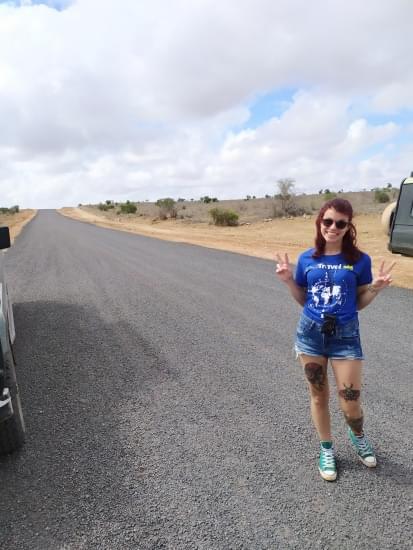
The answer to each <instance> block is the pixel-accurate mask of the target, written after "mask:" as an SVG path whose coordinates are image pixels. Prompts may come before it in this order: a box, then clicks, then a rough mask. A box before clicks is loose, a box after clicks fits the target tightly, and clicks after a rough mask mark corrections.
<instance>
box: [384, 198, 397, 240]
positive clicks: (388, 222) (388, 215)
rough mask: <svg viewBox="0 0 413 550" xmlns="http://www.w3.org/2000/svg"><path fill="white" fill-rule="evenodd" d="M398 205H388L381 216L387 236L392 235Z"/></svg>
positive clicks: (392, 203)
mask: <svg viewBox="0 0 413 550" xmlns="http://www.w3.org/2000/svg"><path fill="white" fill-rule="evenodd" d="M396 204H397V203H396V202H391V203H390V204H388V205H387V206H386V208H385V209H384V210H383V214H382V215H381V225H382V227H383V231H384V232H385V234H386V235H390V230H391V226H392V223H393V217H394V212H395V210H396Z"/></svg>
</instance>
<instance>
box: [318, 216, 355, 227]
mask: <svg viewBox="0 0 413 550" xmlns="http://www.w3.org/2000/svg"><path fill="white" fill-rule="evenodd" d="M321 223H322V224H323V225H324V227H331V226H332V225H333V224H335V226H336V227H337V229H345V228H346V227H347V226H348V224H349V222H346V220H332V219H331V218H323V219H322V220H321Z"/></svg>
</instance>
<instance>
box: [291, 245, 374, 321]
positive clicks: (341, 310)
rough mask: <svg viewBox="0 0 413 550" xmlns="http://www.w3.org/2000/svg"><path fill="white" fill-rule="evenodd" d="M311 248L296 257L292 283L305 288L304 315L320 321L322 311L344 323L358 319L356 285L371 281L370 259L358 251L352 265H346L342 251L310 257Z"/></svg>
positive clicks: (322, 315) (312, 250) (322, 314)
mask: <svg viewBox="0 0 413 550" xmlns="http://www.w3.org/2000/svg"><path fill="white" fill-rule="evenodd" d="M313 252H314V248H310V249H309V250H306V251H305V252H303V253H302V254H301V256H300V257H299V258H298V263H297V270H296V273H295V282H296V283H297V284H298V285H299V286H302V287H306V288H307V295H306V301H305V305H304V310H303V312H304V314H305V315H307V317H310V319H313V320H314V321H318V322H320V321H322V319H323V317H324V314H325V313H328V314H330V315H336V316H337V323H338V324H340V325H341V324H344V323H347V322H348V321H351V320H352V319H355V318H357V287H358V286H361V285H367V284H369V283H371V281H372V279H373V277H372V273H371V259H370V256H368V255H367V254H364V253H361V257H360V259H359V260H358V261H357V262H356V263H355V264H349V263H348V262H347V261H346V259H345V258H344V256H343V255H342V254H334V255H332V256H327V255H324V256H320V258H312V256H311V255H312V254H313Z"/></svg>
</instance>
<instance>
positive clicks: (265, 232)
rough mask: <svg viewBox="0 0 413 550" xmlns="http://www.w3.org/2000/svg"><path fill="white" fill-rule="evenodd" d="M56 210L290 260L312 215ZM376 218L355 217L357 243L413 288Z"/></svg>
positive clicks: (408, 267)
mask: <svg viewBox="0 0 413 550" xmlns="http://www.w3.org/2000/svg"><path fill="white" fill-rule="evenodd" d="M60 212H61V213H62V214H63V215H65V216H68V217H71V218H74V219H77V220H80V221H84V222H88V223H93V224H95V225H99V226H101V227H108V228H111V229H118V230H121V231H128V232H131V233H138V234H141V235H146V236H150V237H156V238H158V239H164V240H168V241H175V242H184V243H191V244H196V245H200V246H206V247H208V248H215V249H219V250H228V251H231V252H239V253H242V254H247V255H249V256H256V257H258V258H267V259H271V260H273V259H274V258H275V254H276V253H277V252H281V253H283V252H287V253H288V254H289V257H290V260H291V261H292V262H293V263H295V262H296V260H297V257H298V255H299V254H300V252H301V251H303V250H304V249H306V248H309V247H311V246H312V245H313V235H314V219H315V217H314V216H307V217H305V218H303V217H300V218H292V219H274V220H272V221H268V222H265V221H257V222H251V223H250V224H245V225H240V226H238V227H216V226H214V225H210V224H208V223H194V222H191V221H188V220H171V219H168V220H164V221H159V220H151V219H148V218H145V217H138V216H134V215H125V216H119V215H116V214H115V213H113V212H112V213H110V214H108V213H107V212H104V213H101V212H100V211H99V210H97V209H96V208H87V207H82V208H63V209H61V210H60ZM380 217H381V216H380V214H379V213H369V214H360V215H358V216H357V217H356V218H355V224H356V227H357V231H358V243H359V246H360V248H361V249H362V250H364V251H365V252H367V253H368V254H369V255H370V256H371V257H372V261H373V269H374V268H375V269H377V268H378V266H379V265H380V262H381V261H382V260H385V261H386V263H389V262H392V261H394V260H396V262H397V263H396V266H395V267H394V269H393V280H394V283H393V284H394V286H398V287H403V288H409V289H413V257H406V256H401V255H399V254H391V253H390V252H389V251H388V250H387V236H386V235H385V234H384V232H383V230H382V227H381V223H380Z"/></svg>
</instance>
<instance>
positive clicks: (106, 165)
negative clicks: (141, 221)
mask: <svg viewBox="0 0 413 550" xmlns="http://www.w3.org/2000/svg"><path fill="white" fill-rule="evenodd" d="M26 4H27V5H26V6H22V7H19V8H16V7H13V6H11V5H8V4H0V121H1V125H0V162H1V165H0V166H1V167H0V176H1V181H0V192H1V201H2V202H3V203H13V204H14V203H18V204H20V205H21V206H37V207H49V206H61V205H63V204H69V203H72V204H76V203H78V202H87V201H93V202H96V201H99V200H103V199H105V198H107V197H108V196H109V197H110V198H119V199H122V198H130V199H145V198H149V199H156V198H158V197H159V196H164V195H165V194H170V195H173V196H176V197H177V196H186V197H189V196H191V197H198V196H200V195H202V194H205V193H207V194H208V193H210V194H214V195H217V196H219V197H222V198H225V197H234V196H244V195H246V194H255V195H259V194H265V193H267V192H272V191H273V188H274V182H275V181H276V179H277V178H278V177H283V176H291V177H295V178H296V179H297V185H298V187H299V188H301V189H302V190H303V191H306V192H310V191H311V190H318V189H319V188H320V187H326V186H329V187H330V188H341V187H344V188H362V187H367V188H370V187H373V186H376V185H378V184H380V183H381V182H382V181H383V182H384V181H393V182H394V183H396V182H397V181H398V180H399V179H401V177H402V176H403V175H406V174H407V173H408V172H410V169H411V168H412V167H411V166H410V165H409V162H411V160H410V157H409V152H411V148H410V146H409V145H408V144H406V140H404V141H403V140H401V141H400V142H399V141H398V138H399V137H400V136H403V135H406V134H407V132H408V125H409V124H411V110H410V115H409V116H410V119H409V120H408V121H407V122H406V123H404V122H403V120H401V119H400V113H401V112H404V113H406V110H408V109H412V108H413V104H412V102H413V100H412V97H413V80H412V78H411V76H410V63H411V58H412V55H411V54H412V52H411V49H412V46H411V45H410V44H411V41H409V40H408V39H406V37H407V36H408V35H409V30H410V29H409V24H410V21H411V17H412V15H413V6H411V4H410V3H409V2H406V1H404V0H397V1H395V2H392V3H391V4H390V3H389V4H387V3H377V2H373V1H372V0H367V1H366V2H363V3H359V2H356V1H355V0H352V1H349V2H347V3H346V4H342V3H332V4H326V3H325V2H323V1H321V0H318V1H314V2H312V3H311V4H309V3H308V2H304V0H301V1H298V0H296V1H292V2H291V1H288V2H287V0H282V1H278V2H273V1H272V0H259V1H258V2H257V1H253V0H237V1H235V0H228V1H227V2H221V3H218V2H216V0H202V1H199V2H192V1H190V0H171V1H170V2H167V3H165V2H164V1H163V0H162V1H161V0H152V1H151V2H149V0H147V1H144V0H140V1H137V0H124V1H123V2H122V3H121V4H120V3H118V2H114V0H77V1H75V2H73V3H70V2H65V1H60V2H58V1H57V0H56V1H54V2H53V1H51V2H49V3H48V4H49V6H48V5H45V4H42V5H35V4H34V3H29V2H26ZM54 7H57V8H65V9H62V11H57V10H55V9H53V8H54ZM279 87H282V88H295V89H297V90H298V92H297V93H296V94H295V95H294V97H293V99H292V101H291V103H290V104H288V106H287V108H286V111H285V112H284V113H283V114H282V115H281V116H280V117H278V118H272V119H270V120H267V121H265V122H263V123H262V124H261V125H260V126H259V127H258V128H254V129H249V128H248V122H247V121H248V117H249V111H248V108H247V105H248V104H249V103H250V102H251V98H254V97H258V96H259V94H262V93H265V92H270V91H272V90H276V89H277V88H279ZM381 113H382V114H386V115H387V116H388V117H389V116H390V118H388V120H386V121H385V122H383V123H376V124H373V123H371V122H369V116H370V115H372V114H375V115H377V116H379V115H380V114H381ZM393 115H394V117H395V119H394V121H392V120H391V117H392V116H393ZM404 116H406V114H405V115H404ZM397 117H398V118H397ZM403 142H404V143H405V144H404V145H399V143H403ZM407 143H408V142H407ZM372 148H374V151H373V150H372ZM380 148H381V149H380ZM372 167H375V168H374V169H373V168H372Z"/></svg>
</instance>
